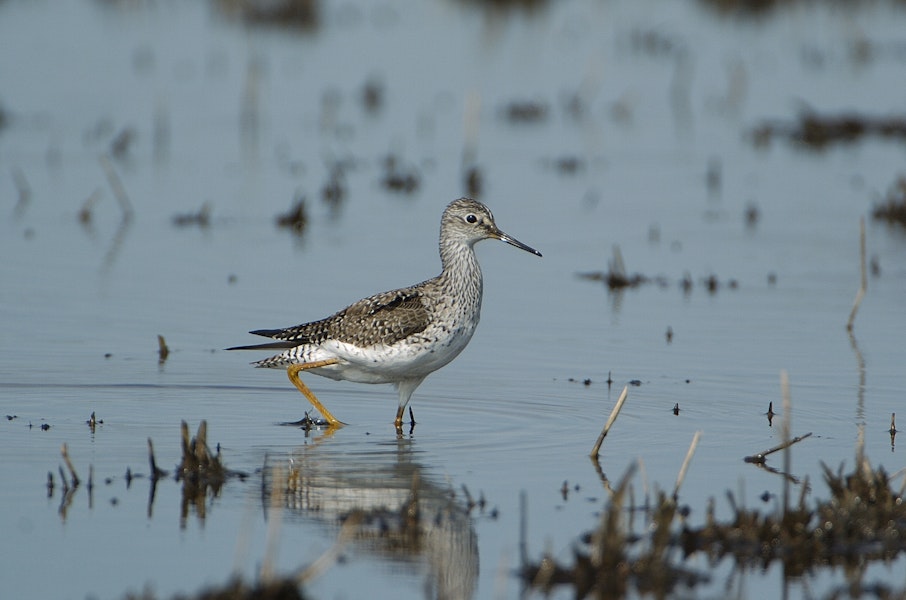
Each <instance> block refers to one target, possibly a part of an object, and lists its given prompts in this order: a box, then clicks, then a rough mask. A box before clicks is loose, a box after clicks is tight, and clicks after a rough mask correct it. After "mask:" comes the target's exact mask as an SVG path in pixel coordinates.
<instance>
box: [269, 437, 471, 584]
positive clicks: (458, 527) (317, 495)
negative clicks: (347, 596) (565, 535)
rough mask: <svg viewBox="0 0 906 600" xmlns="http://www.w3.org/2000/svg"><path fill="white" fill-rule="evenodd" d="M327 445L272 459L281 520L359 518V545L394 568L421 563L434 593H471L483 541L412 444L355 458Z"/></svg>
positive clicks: (273, 503) (273, 500) (272, 492)
mask: <svg viewBox="0 0 906 600" xmlns="http://www.w3.org/2000/svg"><path fill="white" fill-rule="evenodd" d="M325 450H329V449H325V448H324V447H323V446H318V445H314V446H306V447H303V448H300V449H299V450H298V451H297V453H296V454H294V455H293V456H292V457H291V458H290V459H288V460H280V461H274V460H268V464H267V465H266V466H265V469H264V471H263V480H262V481H263V485H262V494H263V498H262V503H263V505H264V507H265V510H267V511H270V510H272V507H279V508H281V509H282V510H283V511H284V514H283V518H284V522H286V520H287V519H288V520H292V518H293V516H297V517H299V518H302V519H306V520H309V519H313V520H316V521H318V522H322V523H327V524H330V525H333V526H335V527H340V526H341V525H342V524H343V523H344V522H347V521H349V520H350V519H351V518H352V517H354V518H355V528H354V533H353V534H352V536H351V539H352V542H351V543H352V544H354V545H355V546H356V548H357V549H358V550H360V551H364V552H367V553H369V554H373V555H375V556H377V557H379V558H380V559H381V560H383V561H387V562H390V563H393V564H394V566H398V565H417V564H418V563H422V564H424V565H425V566H426V568H427V581H426V582H425V583H426V589H429V590H430V591H431V596H433V597H436V598H471V597H472V596H473V595H474V591H475V584H476V581H477V579H478V542H477V538H476V535H475V531H474V529H473V526H472V518H471V516H470V514H469V513H470V508H469V507H467V506H466V505H465V504H466V503H465V502H463V501H459V500H457V498H456V494H455V493H454V492H453V490H452V489H451V488H450V487H449V486H448V485H447V484H440V483H438V482H436V481H434V480H433V479H432V477H431V476H430V474H429V473H428V472H427V469H425V468H423V467H422V466H421V465H420V464H419V463H418V462H417V461H415V460H413V455H414V453H413V450H412V448H411V446H410V445H409V444H399V443H398V444H395V445H391V446H388V447H386V448H379V449H377V450H375V451H370V452H361V453H356V454H355V455H350V454H348V453H342V454H331V453H330V452H329V451H325Z"/></svg>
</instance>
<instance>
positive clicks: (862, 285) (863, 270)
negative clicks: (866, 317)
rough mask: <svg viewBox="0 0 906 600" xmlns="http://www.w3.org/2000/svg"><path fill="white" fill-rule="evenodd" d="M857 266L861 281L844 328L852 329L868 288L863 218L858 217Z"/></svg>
mask: <svg viewBox="0 0 906 600" xmlns="http://www.w3.org/2000/svg"><path fill="white" fill-rule="evenodd" d="M859 268H860V272H861V275H862V279H861V283H860V285H859V291H858V292H856V300H855V302H853V308H852V310H851V311H850V312H849V321H847V322H846V330H847V331H852V330H853V323H854V322H855V321H856V312H858V310H859V305H860V304H862V298H864V297H865V292H866V291H867V290H868V275H867V274H866V273H867V270H866V268H865V218H864V217H863V218H861V219H859Z"/></svg>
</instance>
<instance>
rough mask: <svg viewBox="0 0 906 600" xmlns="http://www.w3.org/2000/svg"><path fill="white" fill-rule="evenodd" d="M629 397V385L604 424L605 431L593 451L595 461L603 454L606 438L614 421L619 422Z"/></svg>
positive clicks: (602, 431)
mask: <svg viewBox="0 0 906 600" xmlns="http://www.w3.org/2000/svg"><path fill="white" fill-rule="evenodd" d="M628 395H629V386H628V385H627V386H624V387H623V391H622V392H621V393H620V397H619V398H618V399H617V403H616V405H615V406H614V407H613V410H612V411H610V416H609V417H607V423H605V424H604V429H602V430H601V435H599V436H598V440H597V441H596V442H595V445H594V448H592V449H591V457H592V458H593V459H595V460H597V458H598V455H599V454H600V453H601V444H603V443H604V438H605V437H607V433H608V432H609V431H610V428H611V426H612V425H613V424H614V421H616V420H617V416H618V415H619V414H620V410H621V409H622V408H623V403H624V402H626V397H627V396H628Z"/></svg>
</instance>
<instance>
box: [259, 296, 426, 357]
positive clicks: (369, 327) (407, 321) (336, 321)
mask: <svg viewBox="0 0 906 600" xmlns="http://www.w3.org/2000/svg"><path fill="white" fill-rule="evenodd" d="M427 326H428V311H427V310H426V309H425V306H424V304H423V302H422V294H421V293H420V292H419V291H418V289H417V288H414V287H413V288H403V289H399V290H394V291H392V292H384V293H383V294H376V295H374V296H371V297H369V298H364V299H362V300H359V301H358V302H356V303H354V304H351V305H350V306H347V307H346V308H344V309H343V310H341V311H340V312H338V313H336V314H335V315H333V316H330V317H327V318H326V319H321V320H320V321H312V322H310V323H303V324H301V325H296V326H294V327H287V328H286V329H259V330H257V331H252V332H251V333H253V334H255V335H261V336H265V337H269V338H273V339H275V340H281V341H282V342H285V343H286V344H287V345H288V346H293V345H295V346H299V345H302V344H318V343H321V342H323V341H324V340H326V339H336V340H339V341H341V342H347V343H350V344H355V345H357V346H370V345H373V344H393V343H394V342H398V341H400V340H402V339H405V338H406V337H408V336H410V335H412V334H414V333H418V332H420V331H424V330H425V328H426V327H427Z"/></svg>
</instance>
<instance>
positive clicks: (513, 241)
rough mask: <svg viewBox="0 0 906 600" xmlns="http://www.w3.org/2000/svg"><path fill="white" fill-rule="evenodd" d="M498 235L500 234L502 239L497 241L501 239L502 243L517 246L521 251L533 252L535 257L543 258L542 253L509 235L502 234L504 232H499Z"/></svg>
mask: <svg viewBox="0 0 906 600" xmlns="http://www.w3.org/2000/svg"><path fill="white" fill-rule="evenodd" d="M497 233H498V235H499V236H500V237H498V238H497V239H499V240H500V241H501V242H506V243H507V244H509V245H510V246H516V247H517V248H519V249H520V250H525V251H526V252H531V253H532V254H534V255H535V256H541V253H540V252H538V251H537V250H535V249H534V248H532V247H531V246H527V245H526V244H523V243H522V242H520V241H519V240H517V239H516V238H514V237H510V236H508V235H507V234H505V233H504V232H502V231H500V230H498V231H497Z"/></svg>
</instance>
